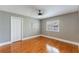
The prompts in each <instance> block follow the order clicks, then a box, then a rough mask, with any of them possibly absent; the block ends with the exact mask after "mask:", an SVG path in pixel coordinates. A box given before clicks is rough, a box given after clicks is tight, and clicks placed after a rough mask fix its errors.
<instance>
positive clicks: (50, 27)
mask: <svg viewBox="0 0 79 59" xmlns="http://www.w3.org/2000/svg"><path fill="white" fill-rule="evenodd" d="M46 30H47V31H53V32H59V20H54V21H47V23H46Z"/></svg>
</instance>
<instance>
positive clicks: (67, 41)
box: [40, 35, 79, 46]
mask: <svg viewBox="0 0 79 59" xmlns="http://www.w3.org/2000/svg"><path fill="white" fill-rule="evenodd" d="M40 36H43V37H47V38H50V39H56V40H59V41H62V42H66V43H70V44H74V45H78V46H79V43H76V42H72V41H69V40H64V39H61V38H57V37H52V36H47V35H40Z"/></svg>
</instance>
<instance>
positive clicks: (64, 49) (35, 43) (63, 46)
mask: <svg viewBox="0 0 79 59" xmlns="http://www.w3.org/2000/svg"><path fill="white" fill-rule="evenodd" d="M46 44H49V45H51V46H53V47H56V48H57V49H59V51H60V53H79V48H78V46H76V45H73V44H69V43H65V42H61V41H58V40H55V39H49V38H46V37H42V36H40V37H37V38H33V39H28V40H23V41H18V42H14V43H12V44H9V45H5V46H2V47H0V52H1V53H47V48H46Z"/></svg>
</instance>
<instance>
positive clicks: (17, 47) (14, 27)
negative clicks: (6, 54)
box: [11, 16, 22, 52]
mask: <svg viewBox="0 0 79 59" xmlns="http://www.w3.org/2000/svg"><path fill="white" fill-rule="evenodd" d="M21 40H22V18H20V17H14V16H12V17H11V42H13V43H12V45H11V52H21V47H22V44H21V43H22V42H21Z"/></svg>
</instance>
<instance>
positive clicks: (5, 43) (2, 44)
mask: <svg viewBox="0 0 79 59" xmlns="http://www.w3.org/2000/svg"><path fill="white" fill-rule="evenodd" d="M39 36H40V35H35V36H30V37H26V38H23V39H22V40H27V39H32V38H36V37H39ZM18 41H19V40H18ZM12 42H16V41H12ZM12 42H11V41H9V42H4V43H0V47H1V46H4V45H8V44H11V43H12Z"/></svg>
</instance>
